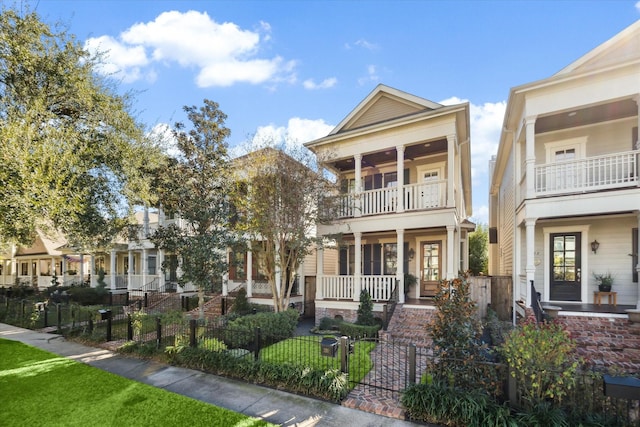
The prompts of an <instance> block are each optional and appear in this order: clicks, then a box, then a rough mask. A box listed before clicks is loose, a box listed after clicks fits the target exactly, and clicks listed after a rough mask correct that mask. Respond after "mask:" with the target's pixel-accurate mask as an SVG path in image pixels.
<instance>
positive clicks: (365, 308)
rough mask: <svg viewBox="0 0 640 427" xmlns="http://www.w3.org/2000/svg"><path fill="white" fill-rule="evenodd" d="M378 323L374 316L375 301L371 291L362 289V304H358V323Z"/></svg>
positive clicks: (369, 324)
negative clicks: (370, 293)
mask: <svg viewBox="0 0 640 427" xmlns="http://www.w3.org/2000/svg"><path fill="white" fill-rule="evenodd" d="M375 324H376V321H375V319H374V318H373V301H371V295H369V291H367V290H366V289H363V290H362V291H360V304H359V305H358V317H357V319H356V325H364V326H373V325H375Z"/></svg>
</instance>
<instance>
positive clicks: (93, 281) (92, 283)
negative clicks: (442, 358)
mask: <svg viewBox="0 0 640 427" xmlns="http://www.w3.org/2000/svg"><path fill="white" fill-rule="evenodd" d="M89 265H90V267H89V269H90V270H91V279H90V280H91V281H90V283H89V286H90V287H92V288H95V287H96V256H95V254H91V258H90V260H89Z"/></svg>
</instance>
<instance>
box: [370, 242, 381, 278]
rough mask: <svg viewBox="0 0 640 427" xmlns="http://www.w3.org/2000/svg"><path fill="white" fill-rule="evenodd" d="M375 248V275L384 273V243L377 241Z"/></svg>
mask: <svg viewBox="0 0 640 427" xmlns="http://www.w3.org/2000/svg"><path fill="white" fill-rule="evenodd" d="M372 246H373V248H372V250H373V266H372V268H373V273H372V274H374V275H380V274H382V244H380V243H376V244H374V245H372Z"/></svg>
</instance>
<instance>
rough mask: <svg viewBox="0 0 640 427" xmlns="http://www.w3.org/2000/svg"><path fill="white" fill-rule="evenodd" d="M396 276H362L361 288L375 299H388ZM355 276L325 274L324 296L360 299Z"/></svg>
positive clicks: (352, 299) (322, 282)
mask: <svg viewBox="0 0 640 427" xmlns="http://www.w3.org/2000/svg"><path fill="white" fill-rule="evenodd" d="M395 281H396V276H360V289H366V290H367V291H369V295H371V299H372V300H374V301H388V300H389V299H390V298H391V295H392V293H393V290H394V287H395ZM355 285H356V278H355V276H323V277H322V281H321V283H320V286H321V292H322V298H324V299H335V300H348V301H358V300H359V299H360V295H359V294H358V295H355V294H354V290H355V289H356V286H355Z"/></svg>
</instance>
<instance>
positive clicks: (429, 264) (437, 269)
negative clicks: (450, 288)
mask: <svg viewBox="0 0 640 427" xmlns="http://www.w3.org/2000/svg"><path fill="white" fill-rule="evenodd" d="M420 247H421V274H420V296H423V297H432V296H435V294H436V292H438V282H439V281H440V279H441V278H442V242H441V241H433V242H421V243H420Z"/></svg>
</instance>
